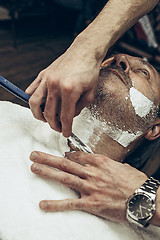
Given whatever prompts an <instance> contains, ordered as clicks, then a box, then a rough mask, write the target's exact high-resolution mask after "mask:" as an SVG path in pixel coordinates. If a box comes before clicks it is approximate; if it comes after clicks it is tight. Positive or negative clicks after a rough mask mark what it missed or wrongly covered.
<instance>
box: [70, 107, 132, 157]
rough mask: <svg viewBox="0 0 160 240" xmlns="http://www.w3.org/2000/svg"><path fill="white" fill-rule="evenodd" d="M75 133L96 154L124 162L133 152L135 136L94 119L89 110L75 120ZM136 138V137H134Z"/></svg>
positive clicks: (85, 110)
mask: <svg viewBox="0 0 160 240" xmlns="http://www.w3.org/2000/svg"><path fill="white" fill-rule="evenodd" d="M73 132H74V133H75V134H76V135H77V136H79V137H80V139H81V140H82V141H84V142H85V143H86V144H87V145H88V146H89V147H90V148H91V149H92V151H93V152H94V153H96V154H101V155H104V156H107V157H109V158H112V159H114V160H116V161H121V162H122V161H123V160H124V158H125V157H126V156H127V154H128V153H129V152H130V151H132V150H133V148H134V146H135V144H134V143H131V142H132V140H133V135H131V134H129V133H127V132H122V131H119V130H117V129H116V130H115V129H113V128H111V127H110V126H107V125H106V123H104V122H101V121H99V120H97V119H96V118H94V117H93V116H92V115H91V113H90V111H89V110H88V109H84V110H83V111H82V113H81V114H80V115H79V116H78V117H77V118H76V119H75V121H74V125H73ZM134 137H135V136H134Z"/></svg>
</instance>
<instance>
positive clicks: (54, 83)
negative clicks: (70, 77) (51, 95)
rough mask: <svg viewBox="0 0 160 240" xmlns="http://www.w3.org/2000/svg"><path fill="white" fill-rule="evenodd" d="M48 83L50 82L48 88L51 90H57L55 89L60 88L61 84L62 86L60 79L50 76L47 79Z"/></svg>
mask: <svg viewBox="0 0 160 240" xmlns="http://www.w3.org/2000/svg"><path fill="white" fill-rule="evenodd" d="M47 82H48V86H49V88H51V89H55V88H58V87H59V84H60V79H59V78H56V77H54V78H51V77H50V76H49V77H47Z"/></svg>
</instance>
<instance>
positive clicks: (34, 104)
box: [29, 81, 47, 122]
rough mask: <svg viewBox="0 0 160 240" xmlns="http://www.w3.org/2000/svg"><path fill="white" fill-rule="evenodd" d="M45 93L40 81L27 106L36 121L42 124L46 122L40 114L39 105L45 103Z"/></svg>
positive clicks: (43, 85)
mask: <svg viewBox="0 0 160 240" xmlns="http://www.w3.org/2000/svg"><path fill="white" fill-rule="evenodd" d="M46 93H47V89H46V84H45V82H43V81H42V82H41V83H40V85H39V86H38V88H37V89H36V90H35V91H34V93H33V94H32V95H31V97H30V99H29V106H30V109H31V111H32V113H33V116H34V117H35V118H36V119H38V120H42V121H44V122H46V120H45V118H44V116H43V113H42V109H41V104H42V103H43V102H44V101H45V98H46Z"/></svg>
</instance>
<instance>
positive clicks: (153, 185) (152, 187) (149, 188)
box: [140, 177, 160, 194]
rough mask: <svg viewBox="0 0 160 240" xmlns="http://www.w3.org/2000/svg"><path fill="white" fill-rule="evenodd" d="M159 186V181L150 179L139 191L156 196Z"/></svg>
mask: <svg viewBox="0 0 160 240" xmlns="http://www.w3.org/2000/svg"><path fill="white" fill-rule="evenodd" d="M159 185H160V181H159V180H156V179H154V178H153V177H150V178H148V179H147V180H146V181H145V183H144V184H143V185H142V186H141V187H140V189H142V190H144V191H145V192H148V193H152V194H156V192H157V189H158V187H159Z"/></svg>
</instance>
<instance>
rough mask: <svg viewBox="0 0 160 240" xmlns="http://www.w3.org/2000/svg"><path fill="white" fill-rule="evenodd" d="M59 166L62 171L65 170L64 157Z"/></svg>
mask: <svg viewBox="0 0 160 240" xmlns="http://www.w3.org/2000/svg"><path fill="white" fill-rule="evenodd" d="M60 168H61V169H62V170H64V171H66V170H67V162H66V160H65V159H64V160H62V161H61V163H60Z"/></svg>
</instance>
